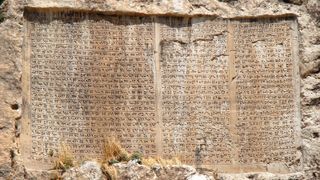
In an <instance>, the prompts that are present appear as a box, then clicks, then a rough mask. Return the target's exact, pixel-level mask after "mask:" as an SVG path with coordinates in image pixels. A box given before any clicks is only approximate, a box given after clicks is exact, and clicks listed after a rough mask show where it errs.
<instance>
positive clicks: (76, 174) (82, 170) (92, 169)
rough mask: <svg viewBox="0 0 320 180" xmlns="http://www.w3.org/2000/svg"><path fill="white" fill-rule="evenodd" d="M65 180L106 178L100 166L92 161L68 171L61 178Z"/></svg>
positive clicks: (99, 179) (97, 179)
mask: <svg viewBox="0 0 320 180" xmlns="http://www.w3.org/2000/svg"><path fill="white" fill-rule="evenodd" d="M62 178H63V179H65V180H73V179H79V180H104V179H106V177H105V176H104V174H103V173H102V171H101V165H100V164H99V163H97V162H94V161H86V162H84V163H83V164H81V165H80V167H73V168H70V169H68V170H67V171H66V172H65V173H63V176H62Z"/></svg>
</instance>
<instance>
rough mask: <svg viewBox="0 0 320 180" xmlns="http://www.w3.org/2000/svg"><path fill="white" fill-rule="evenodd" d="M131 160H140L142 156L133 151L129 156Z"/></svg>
mask: <svg viewBox="0 0 320 180" xmlns="http://www.w3.org/2000/svg"><path fill="white" fill-rule="evenodd" d="M130 159H131V160H135V159H137V160H141V159H142V154H141V153H140V152H137V151H135V152H134V153H132V154H131V157H130Z"/></svg>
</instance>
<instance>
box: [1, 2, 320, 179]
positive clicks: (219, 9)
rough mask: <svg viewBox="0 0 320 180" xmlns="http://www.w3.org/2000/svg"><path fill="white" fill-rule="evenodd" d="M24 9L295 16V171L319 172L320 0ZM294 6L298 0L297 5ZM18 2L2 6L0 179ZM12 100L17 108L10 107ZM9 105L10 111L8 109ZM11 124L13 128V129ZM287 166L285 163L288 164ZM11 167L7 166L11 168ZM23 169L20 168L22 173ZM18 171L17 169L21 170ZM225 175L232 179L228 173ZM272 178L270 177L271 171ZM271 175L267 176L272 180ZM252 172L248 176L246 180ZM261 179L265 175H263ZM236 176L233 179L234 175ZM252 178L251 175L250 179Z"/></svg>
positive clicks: (18, 43) (18, 41) (12, 97)
mask: <svg viewBox="0 0 320 180" xmlns="http://www.w3.org/2000/svg"><path fill="white" fill-rule="evenodd" d="M27 4H28V5H27V6H28V7H34V8H36V7H37V8H51V9H58V8H66V9H74V10H77V9H78V10H80V9H82V10H91V11H95V10H99V11H105V12H106V13H113V14H117V13H121V12H125V13H144V14H180V15H184V16H192V15H195V14H204V15H216V16H218V17H227V18H228V17H251V16H261V15H263V16H272V15H284V14H288V13H289V14H296V15H297V22H298V24H299V25H298V26H299V33H300V47H299V50H300V72H301V76H302V79H301V97H302V102H301V113H302V117H301V120H302V132H301V134H302V139H303V142H302V146H301V147H300V148H299V151H301V158H298V159H296V163H299V162H302V163H303V168H301V172H302V173H303V174H304V176H305V179H317V178H319V176H320V173H319V171H320V163H319V162H320V155H319V147H320V139H319V133H320V127H319V125H320V120H319V114H320V109H319V96H318V95H319V94H318V92H319V90H318V86H319V83H320V77H319V69H320V68H319V64H320V59H319V57H320V47H319V46H320V43H319V42H320V41H319V39H320V38H319V37H320V30H319V27H320V26H319V14H320V2H319V1H318V0H308V1H306V2H303V3H302V5H295V4H290V3H285V2H282V1H279V0H267V1H266V0H252V1H247V0H238V1H232V2H229V1H226V2H218V1H212V0H210V1H209V0H189V1H162V0H161V1H138V0H137V1H130V2H127V1H69V0H65V1H50V0H41V1H40V0H32V1H27ZM299 4H300V3H299ZM24 5H26V4H25V3H24V2H23V1H17V0H7V1H6V2H5V5H3V7H4V9H5V14H6V17H7V18H6V20H5V21H4V22H3V23H1V24H0V43H1V46H0V52H1V53H0V61H1V64H0V68H1V71H0V77H1V78H0V107H1V108H0V124H1V127H2V128H1V130H0V142H1V147H0V164H1V165H0V167H1V168H0V177H1V178H6V177H8V175H9V174H10V172H12V171H13V170H14V169H13V168H14V167H15V166H12V164H14V163H12V161H16V160H15V159H19V158H18V157H15V158H11V153H10V151H11V150H16V149H17V150H18V151H17V152H19V143H18V142H19V141H18V139H16V137H15V136H16V135H17V136H18V135H19V127H20V126H19V123H17V125H15V123H16V119H17V120H18V121H19V120H20V117H21V111H20V110H16V107H19V108H18V109H20V108H21V103H22V99H21V97H22V96H21V93H22V92H21V81H20V76H21V74H22V55H21V52H22V47H23V46H22V45H23V40H22V39H23V38H22V36H23V35H22V34H23V33H22V29H23V25H22V19H21V17H22V12H23V11H22V10H23V8H22V7H23V6H24ZM16 104H18V106H17V105H16ZM12 108H13V109H12ZM15 127H16V128H15ZM289 166H290V165H289ZM12 167H13V168H12ZM22 172H23V171H22ZM22 174H23V173H22ZM229 176H230V177H238V176H236V175H229ZM272 176H273V175H272ZM272 176H270V177H268V178H269V179H270V178H271V179H272ZM251 177H253V176H250V177H249V178H251ZM268 178H266V179H268ZM234 179H237V178H234ZM251 179H252V178H251Z"/></svg>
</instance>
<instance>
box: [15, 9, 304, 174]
mask: <svg viewBox="0 0 320 180" xmlns="http://www.w3.org/2000/svg"><path fill="white" fill-rule="evenodd" d="M25 18H26V23H25V27H26V28H25V29H26V33H25V34H26V37H25V64H24V79H23V84H24V123H23V132H22V137H21V143H22V146H23V148H22V156H23V159H24V162H25V164H26V165H27V167H30V168H50V167H51V166H52V163H53V160H54V157H51V156H50V155H52V152H54V154H56V153H57V151H58V149H59V146H60V144H61V143H64V144H67V145H68V146H70V147H71V149H72V151H73V153H74V154H75V155H76V156H77V157H78V159H86V158H94V159H101V158H102V156H103V146H104V141H105V139H106V137H110V136H114V137H116V138H117V139H119V140H120V141H121V143H122V145H123V147H124V148H126V149H127V150H128V151H130V152H134V151H140V152H142V153H143V154H144V155H145V156H163V157H168V158H169V157H172V156H177V157H180V159H181V160H182V161H183V162H184V163H187V164H193V165H197V166H205V167H212V168H218V169H220V170H222V171H229V172H239V171H249V170H250V171H251V170H256V171H258V170H259V171H266V170H268V169H267V164H270V163H271V164H274V163H276V164H280V165H281V164H285V163H290V162H292V161H293V160H294V159H295V153H296V150H297V149H296V148H297V146H298V145H299V133H300V131H299V106H298V104H299V81H298V80H297V79H298V70H297V37H296V36H297V33H296V23H295V21H294V20H291V19H273V20H270V19H268V20H267V19H261V20H255V21H252V20H220V19H214V18H210V17H194V18H183V17H154V16H144V17H139V16H120V15H119V16H115V15H99V14H89V13H75V12H64V13H62V12H60V13H58V12H55V13H38V12H28V13H26V15H25Z"/></svg>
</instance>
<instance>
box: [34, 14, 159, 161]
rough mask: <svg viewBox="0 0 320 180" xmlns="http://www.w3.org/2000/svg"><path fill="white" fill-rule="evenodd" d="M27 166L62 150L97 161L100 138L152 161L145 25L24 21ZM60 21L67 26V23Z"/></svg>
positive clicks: (107, 20)
mask: <svg viewBox="0 0 320 180" xmlns="http://www.w3.org/2000/svg"><path fill="white" fill-rule="evenodd" d="M29 18H30V28H31V30H30V31H31V34H30V38H31V60H30V66H31V72H30V76H31V78H30V79H31V94H30V95H31V104H30V105H31V130H32V133H31V134H32V154H31V155H30V158H31V159H43V160H46V158H45V157H48V156H47V154H48V152H49V151H51V150H55V151H57V150H58V149H59V145H60V143H62V142H63V143H66V144H68V145H70V146H71V148H72V149H73V151H74V153H75V154H77V156H79V157H84V158H87V157H91V158H99V156H100V157H101V156H102V154H103V145H104V140H105V138H106V137H108V136H109V137H110V136H115V137H116V138H117V139H119V140H120V141H121V142H122V143H123V146H124V147H125V148H126V149H128V150H129V151H133V150H139V151H142V152H143V153H145V154H155V153H156V152H155V148H154V146H155V143H154V141H155V129H154V127H155V123H156V121H155V89H154V77H153V71H154V70H153V69H154V65H153V36H154V35H153V32H154V31H153V26H152V23H151V21H150V18H140V17H122V16H107V17H103V18H101V17H99V16H93V15H91V16H89V15H88V14H79V13H66V14H54V15H52V16H49V15H47V14H38V13H33V14H29ZM65 21H66V22H65Z"/></svg>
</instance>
